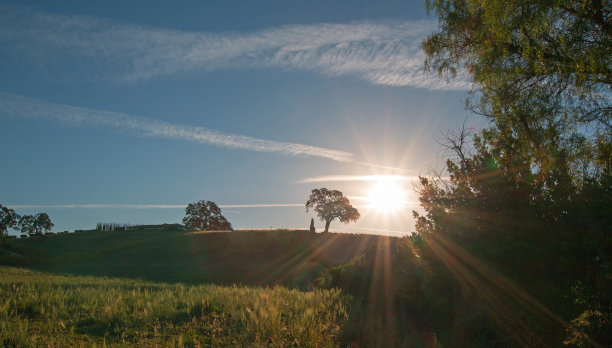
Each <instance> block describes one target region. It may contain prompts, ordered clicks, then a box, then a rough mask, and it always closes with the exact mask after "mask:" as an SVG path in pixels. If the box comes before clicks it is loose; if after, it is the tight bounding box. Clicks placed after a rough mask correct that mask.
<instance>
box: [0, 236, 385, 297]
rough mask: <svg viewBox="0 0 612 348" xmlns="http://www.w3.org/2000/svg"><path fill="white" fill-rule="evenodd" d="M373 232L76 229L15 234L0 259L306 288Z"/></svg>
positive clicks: (93, 271)
mask: <svg viewBox="0 0 612 348" xmlns="http://www.w3.org/2000/svg"><path fill="white" fill-rule="evenodd" d="M375 238H376V237H374V236H358V235H340V234H325V235H323V234H311V233H309V232H305V231H287V230H272V231H238V232H232V233H187V232H183V231H179V230H147V229H141V230H129V231H112V232H99V231H84V232H77V233H74V234H66V235H55V236H45V237H40V238H30V239H19V240H14V241H12V242H11V246H10V250H11V252H12V254H8V253H5V254H4V255H0V264H7V265H23V266H26V267H28V268H30V269H35V270H40V271H46V272H53V273H59V274H74V275H93V276H108V277H121V278H130V279H142V280H148V281H157V282H160V281H161V282H183V283H192V284H199V283H205V282H213V283H217V284H234V283H238V284H245V285H275V284H283V285H287V286H290V287H299V288H301V289H308V288H311V287H312V285H313V283H314V282H315V281H316V278H317V277H318V276H319V275H320V273H321V271H322V270H323V269H324V268H327V267H334V266H338V265H343V264H346V263H348V262H350V261H351V260H353V259H355V258H356V257H359V256H362V255H364V253H365V251H366V249H367V248H368V247H371V244H372V242H373V240H374V239H375Z"/></svg>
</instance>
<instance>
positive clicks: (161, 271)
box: [0, 229, 391, 347]
mask: <svg viewBox="0 0 612 348" xmlns="http://www.w3.org/2000/svg"><path fill="white" fill-rule="evenodd" d="M381 240H386V241H388V240H389V237H376V236H368V235H348V234H312V233H309V232H307V231H288V230H271V231H236V232H232V233H201V234H198V233H187V232H184V231H179V230H153V229H150V230H147V229H141V230H129V231H111V232H98V231H82V232H77V233H72V234H62V235H53V236H44V237H38V238H29V239H23V240H22V239H19V240H13V241H11V244H10V246H9V247H8V248H2V249H0V265H5V266H4V267H2V268H0V277H1V279H2V281H1V282H0V286H1V289H0V292H1V293H0V295H1V297H0V298H1V299H2V300H0V301H1V302H0V310H1V312H2V314H0V315H1V317H0V325H1V326H0V331H1V333H0V345H4V346H40V345H47V344H49V345H51V346H66V345H70V346H75V345H76V346H78V345H81V344H83V345H86V346H90V345H93V344H96V345H115V344H120V345H121V344H126V345H135V346H154V345H158V346H160V347H161V346H181V345H183V346H198V345H200V346H249V345H251V346H271V347H274V346H282V347H287V346H300V347H303V346H306V347H324V346H339V345H341V344H342V345H346V344H347V343H350V342H356V341H357V342H360V341H361V342H363V341H364V337H366V336H364V335H365V334H364V332H366V331H364V327H365V326H367V327H368V329H367V338H368V339H371V338H372V337H376V335H377V331H380V330H381V329H383V330H384V329H385V328H384V327H381V325H382V322H380V321H378V320H377V319H378V317H379V315H380V313H379V312H378V311H379V310H380V309H379V308H378V307H379V305H382V302H381V301H383V299H381V298H376V299H375V300H373V302H372V303H374V304H376V306H374V307H373V309H372V308H370V309H368V308H367V306H364V301H365V300H364V299H365V298H366V297H367V296H368V295H367V292H368V291H369V290H370V289H371V288H372V287H371V284H370V283H369V282H370V281H372V277H371V276H369V275H368V274H369V273H368V272H364V271H363V270H364V267H366V268H368V267H369V266H368V265H366V264H372V265H373V264H375V263H376V262H375V261H374V260H373V259H372V255H374V254H373V253H375V249H376V245H378V244H380V241H381ZM368 255H370V257H369V259H368ZM9 266H13V267H9ZM15 267H17V268H15ZM378 273H379V274H382V272H378ZM379 281H382V280H379ZM366 282H368V283H366ZM336 286H340V288H341V289H339V288H337V287H336ZM351 289H357V290H356V291H351ZM387 302H388V301H387ZM386 305H388V303H387V304H386ZM370 307H371V306H370ZM368 313H370V314H371V315H370V316H369V317H368V316H367V315H368ZM390 327H391V326H389V329H390ZM379 336H380V334H379Z"/></svg>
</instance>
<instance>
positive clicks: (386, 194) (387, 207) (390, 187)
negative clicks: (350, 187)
mask: <svg viewBox="0 0 612 348" xmlns="http://www.w3.org/2000/svg"><path fill="white" fill-rule="evenodd" d="M366 198H367V200H368V202H369V204H368V207H370V208H373V209H375V210H378V211H379V212H382V213H392V212H395V211H397V210H399V209H401V208H403V207H404V206H405V205H406V192H405V191H404V189H403V188H402V187H401V186H400V185H398V184H397V183H396V182H394V181H387V180H381V181H377V182H375V183H374V184H373V185H372V188H371V189H370V191H369V193H368V195H367V197H366Z"/></svg>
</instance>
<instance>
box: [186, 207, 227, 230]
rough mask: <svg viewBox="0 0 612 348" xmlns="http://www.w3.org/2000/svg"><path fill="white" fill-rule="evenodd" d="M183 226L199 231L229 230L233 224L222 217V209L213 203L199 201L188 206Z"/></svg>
mask: <svg viewBox="0 0 612 348" xmlns="http://www.w3.org/2000/svg"><path fill="white" fill-rule="evenodd" d="M183 224H184V225H185V227H187V228H188V229H192V230H197V231H211V230H229V229H231V228H232V224H230V223H229V221H227V219H226V218H225V217H224V216H223V215H221V208H219V207H218V206H217V204H215V202H212V201H199V202H195V203H190V204H187V207H186V208H185V217H184V218H183Z"/></svg>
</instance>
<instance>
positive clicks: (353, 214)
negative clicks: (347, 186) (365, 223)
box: [306, 188, 360, 232]
mask: <svg viewBox="0 0 612 348" xmlns="http://www.w3.org/2000/svg"><path fill="white" fill-rule="evenodd" d="M313 207H314V211H315V212H316V213H317V216H318V217H319V219H321V221H325V231H324V232H329V224H330V223H331V222H332V220H334V219H335V218H338V219H339V220H340V222H343V223H345V224H347V223H349V222H351V221H357V220H359V217H360V215H359V211H357V209H355V208H354V207H353V206H352V205H351V204H350V202H349V200H348V198H346V197H345V196H344V195H343V194H342V192H340V191H337V190H328V189H326V188H320V189H314V190H312V192H311V193H310V197H309V198H308V201H307V202H306V212H308V209H309V208H313Z"/></svg>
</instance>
